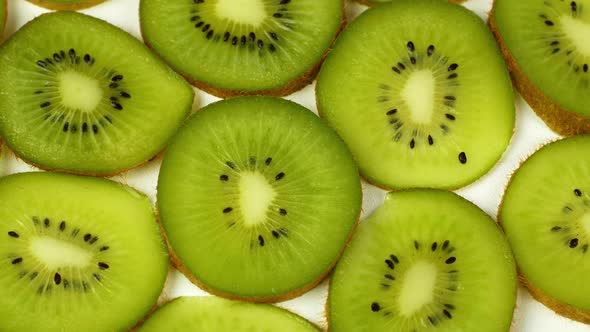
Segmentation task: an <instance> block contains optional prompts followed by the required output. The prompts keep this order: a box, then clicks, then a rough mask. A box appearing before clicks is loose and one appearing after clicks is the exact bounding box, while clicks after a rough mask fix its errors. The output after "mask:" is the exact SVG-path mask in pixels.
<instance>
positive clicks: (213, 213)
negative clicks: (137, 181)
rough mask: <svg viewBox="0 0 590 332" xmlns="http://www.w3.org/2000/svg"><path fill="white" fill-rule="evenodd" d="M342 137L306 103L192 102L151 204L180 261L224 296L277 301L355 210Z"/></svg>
mask: <svg viewBox="0 0 590 332" xmlns="http://www.w3.org/2000/svg"><path fill="white" fill-rule="evenodd" d="M361 194H362V193H361V187H360V179H359V176H358V171H357V169H356V166H355V165H354V162H353V160H352V157H351V155H350V153H349V152H348V150H347V148H346V145H345V144H344V142H342V141H341V140H340V138H339V137H338V136H337V135H336V133H335V132H334V131H333V130H332V129H330V128H329V127H328V126H326V125H325V124H324V123H322V122H321V121H320V119H319V118H318V117H317V116H315V115H314V114H313V113H312V112H310V111H309V110H307V109H305V108H303V107H301V106H299V105H297V104H295V103H293V102H290V101H285V100H282V99H278V98H270V97H266V98H265V97H241V98H234V99H230V100H227V101H221V102H217V103H215V104H212V105H210V106H207V107H205V108H204V109H203V110H201V111H199V112H197V113H196V114H195V115H193V117H192V118H191V119H190V120H189V122H188V123H187V125H186V126H185V127H184V128H183V129H182V130H181V132H180V133H179V134H178V135H177V136H176V138H175V139H174V141H173V142H172V143H171V146H170V147H169V149H168V151H167V152H166V155H165V157H164V162H163V165H162V169H161V172H160V178H159V183H158V206H159V211H160V218H161V221H162V225H163V227H164V229H165V231H166V235H167V236H168V240H169V243H170V245H171V247H172V248H173V250H174V251H175V253H176V255H177V256H178V259H179V260H176V263H177V265H180V269H181V270H182V271H183V272H184V273H185V274H187V275H188V276H189V278H191V279H192V280H193V281H194V282H196V283H198V284H200V285H201V286H203V287H204V288H206V289H207V290H209V291H211V292H213V293H215V294H219V295H222V296H226V297H231V298H245V299H249V300H255V301H268V302H270V301H279V300H284V299H287V298H291V297H295V296H297V295H299V294H301V293H303V292H305V291H307V290H308V289H310V288H312V287H313V286H315V285H316V284H317V283H319V282H320V281H321V279H323V277H324V276H325V275H326V274H327V273H328V271H329V270H330V269H331V268H332V266H333V264H334V263H335V261H336V260H337V258H338V257H339V256H340V252H341V251H342V248H343V246H344V244H345V243H346V242H347V240H348V238H349V236H350V234H351V232H352V230H353V228H354V226H355V224H356V220H357V218H358V215H359V213H360V207H361Z"/></svg>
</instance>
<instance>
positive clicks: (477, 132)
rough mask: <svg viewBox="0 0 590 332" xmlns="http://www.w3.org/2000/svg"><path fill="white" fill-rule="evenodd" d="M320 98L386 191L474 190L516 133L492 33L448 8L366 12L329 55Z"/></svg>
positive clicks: (433, 4)
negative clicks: (471, 186) (469, 187)
mask: <svg viewBox="0 0 590 332" xmlns="http://www.w3.org/2000/svg"><path fill="white" fill-rule="evenodd" d="M442 27H444V28H442ZM316 94H317V102H318V107H319V112H320V114H321V116H322V117H323V118H324V119H326V120H327V121H328V122H329V124H330V125H331V126H333V127H334V128H335V129H336V131H337V132H338V133H339V134H340V136H341V137H342V138H343V139H344V141H346V143H347V144H348V146H349V147H350V149H351V151H352V154H353V155H354V157H355V159H356V161H357V163H358V164H359V168H360V170H361V173H362V174H363V175H364V177H365V178H367V179H368V180H369V181H370V182H372V183H374V184H376V185H378V186H380V187H385V188H409V187H429V188H444V189H449V188H452V189H454V188H458V187H461V186H463V185H466V184H469V183H471V182H473V181H475V180H476V179H478V178H479V177H481V176H482V175H483V174H485V173H486V172H487V171H489V170H490V169H491V168H492V167H493V166H494V165H495V164H496V162H497V161H498V160H499V159H500V157H501V156H502V154H503V152H504V151H505V149H506V147H507V146H508V143H509V141H510V138H511V136H512V132H513V128H514V120H515V113H514V96H513V92H512V87H511V84H510V78H509V75H508V72H507V70H506V67H505V64H504V61H503V58H502V56H501V54H500V52H499V50H498V47H497V45H496V42H495V40H494V38H493V36H492V34H491V33H490V31H489V30H488V29H487V27H486V26H485V24H484V23H483V22H482V21H481V19H480V18H479V17H477V16H476V15H475V14H474V13H472V12H470V11H469V10H467V9H465V8H463V7H462V6H457V5H455V4H451V3H448V2H446V1H440V0H424V1H412V0H396V1H393V2H391V3H387V4H382V5H379V6H376V7H374V8H370V9H368V10H367V11H366V12H364V13H363V14H361V15H360V16H359V17H358V18H357V19H356V20H355V21H354V22H352V23H351V24H350V25H349V27H348V28H347V29H346V30H345V31H344V32H343V33H342V35H341V36H340V38H339V39H338V41H337V42H336V45H335V46H334V49H333V51H332V52H331V53H330V55H329V56H328V57H327V59H326V61H325V63H324V65H323V66H322V69H321V71H320V74H319V77H318V83H317V88H316Z"/></svg>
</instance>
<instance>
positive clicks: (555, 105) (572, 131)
mask: <svg viewBox="0 0 590 332" xmlns="http://www.w3.org/2000/svg"><path fill="white" fill-rule="evenodd" d="M586 9H588V10H586ZM490 25H491V27H492V29H493V31H494V32H495V34H496V38H497V39H498V41H499V43H500V44H501V46H502V50H503V53H504V56H505V57H506V61H507V63H508V65H509V67H510V70H511V71H512V74H513V75H512V76H513V78H514V82H515V86H516V88H517V89H518V90H519V92H520V94H521V95H522V96H523V97H524V98H525V99H526V101H527V102H528V103H529V104H530V106H531V107H532V108H533V110H534V111H535V112H536V113H537V114H538V115H539V116H540V117H541V118H542V119H543V120H544V121H545V123H546V124H547V125H548V126H549V127H550V128H551V129H552V130H554V131H555V132H556V133H558V134H560V135H565V136H571V135H576V134H582V133H590V109H588V106H587V105H588V104H589V103H590V1H588V0H576V1H571V0H569V1H563V0H561V1H560V0H546V1H536V0H523V1H511V0H497V1H495V2H494V8H493V10H492V13H491V16H490Z"/></svg>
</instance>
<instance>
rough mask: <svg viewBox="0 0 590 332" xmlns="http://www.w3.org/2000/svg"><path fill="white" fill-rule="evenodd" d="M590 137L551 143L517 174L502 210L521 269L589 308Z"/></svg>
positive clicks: (565, 299) (550, 291) (553, 293)
mask: <svg viewBox="0 0 590 332" xmlns="http://www.w3.org/2000/svg"><path fill="white" fill-rule="evenodd" d="M588 149H590V137H588V136H579V137H574V138H569V139H565V140H562V141H558V142H556V143H552V144H550V145H547V146H546V147H544V148H542V149H541V150H539V151H538V152H536V153H535V154H534V155H533V156H532V157H530V158H529V159H528V160H527V161H526V162H525V163H524V164H523V165H522V166H521V167H520V169H519V170H518V171H517V172H516V173H515V175H514V176H513V177H512V180H511V182H510V185H509V186H508V189H507V190H506V194H505V196H504V199H503V202H502V207H501V210H500V222H501V223H502V226H503V227H504V230H505V232H506V235H507V237H508V240H509V242H510V245H511V246H512V250H513V251H514V256H515V258H516V261H517V263H518V266H519V269H520V271H521V272H522V274H523V275H524V276H525V277H526V278H527V279H528V280H529V281H530V282H531V283H532V284H533V285H535V286H536V287H537V288H539V289H540V290H541V291H542V292H543V293H545V294H547V295H549V296H550V297H552V298H554V299H557V300H558V301H560V302H562V303H567V304H570V305H573V306H575V307H578V308H581V309H583V310H590V288H588V287H587V286H586V284H587V282H586V279H587V276H588V274H590V253H588V247H589V245H590V195H588V194H589V193H590V166H589V165H590V157H588V155H587V154H585V153H580V151H587V150H588Z"/></svg>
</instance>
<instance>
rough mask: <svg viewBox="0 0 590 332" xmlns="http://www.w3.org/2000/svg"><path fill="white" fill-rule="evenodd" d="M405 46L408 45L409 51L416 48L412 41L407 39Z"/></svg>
mask: <svg viewBox="0 0 590 332" xmlns="http://www.w3.org/2000/svg"><path fill="white" fill-rule="evenodd" d="M407 46H408V51H409V52H414V50H415V49H416V48H415V47H414V43H413V42H411V41H409V42H408V44H407Z"/></svg>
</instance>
